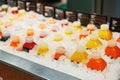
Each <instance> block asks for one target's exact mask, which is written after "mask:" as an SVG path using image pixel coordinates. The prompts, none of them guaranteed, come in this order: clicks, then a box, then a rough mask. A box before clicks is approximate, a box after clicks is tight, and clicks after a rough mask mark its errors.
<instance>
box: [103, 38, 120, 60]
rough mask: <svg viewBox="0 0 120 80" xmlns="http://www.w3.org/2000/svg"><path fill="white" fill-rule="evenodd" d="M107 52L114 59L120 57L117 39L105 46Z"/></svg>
mask: <svg viewBox="0 0 120 80" xmlns="http://www.w3.org/2000/svg"><path fill="white" fill-rule="evenodd" d="M105 54H106V55H107V56H109V57H111V58H114V59H117V58H118V57H120V48H119V47H118V46H117V43H116V41H115V40H110V41H108V45H107V47H106V48H105Z"/></svg>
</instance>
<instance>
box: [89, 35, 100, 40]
mask: <svg viewBox="0 0 120 80" xmlns="http://www.w3.org/2000/svg"><path fill="white" fill-rule="evenodd" d="M90 39H93V40H96V39H98V35H97V34H91V36H90Z"/></svg>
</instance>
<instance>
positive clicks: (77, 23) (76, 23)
mask: <svg viewBox="0 0 120 80" xmlns="http://www.w3.org/2000/svg"><path fill="white" fill-rule="evenodd" d="M73 25H74V26H80V25H81V22H80V21H74V22H73Z"/></svg>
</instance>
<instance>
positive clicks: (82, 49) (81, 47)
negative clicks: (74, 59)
mask: <svg viewBox="0 0 120 80" xmlns="http://www.w3.org/2000/svg"><path fill="white" fill-rule="evenodd" d="M85 50H86V48H85V46H81V45H78V46H77V48H76V51H77V52H85Z"/></svg>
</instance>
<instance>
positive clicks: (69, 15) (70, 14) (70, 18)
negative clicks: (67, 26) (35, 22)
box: [65, 10, 77, 22]
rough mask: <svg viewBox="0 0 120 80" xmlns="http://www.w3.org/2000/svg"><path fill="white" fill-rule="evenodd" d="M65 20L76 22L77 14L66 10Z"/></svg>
mask: <svg viewBox="0 0 120 80" xmlns="http://www.w3.org/2000/svg"><path fill="white" fill-rule="evenodd" d="M65 18H66V19H67V20H68V21H70V22H73V21H76V20H77V13H76V12H74V11H70V10H66V11H65Z"/></svg>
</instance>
